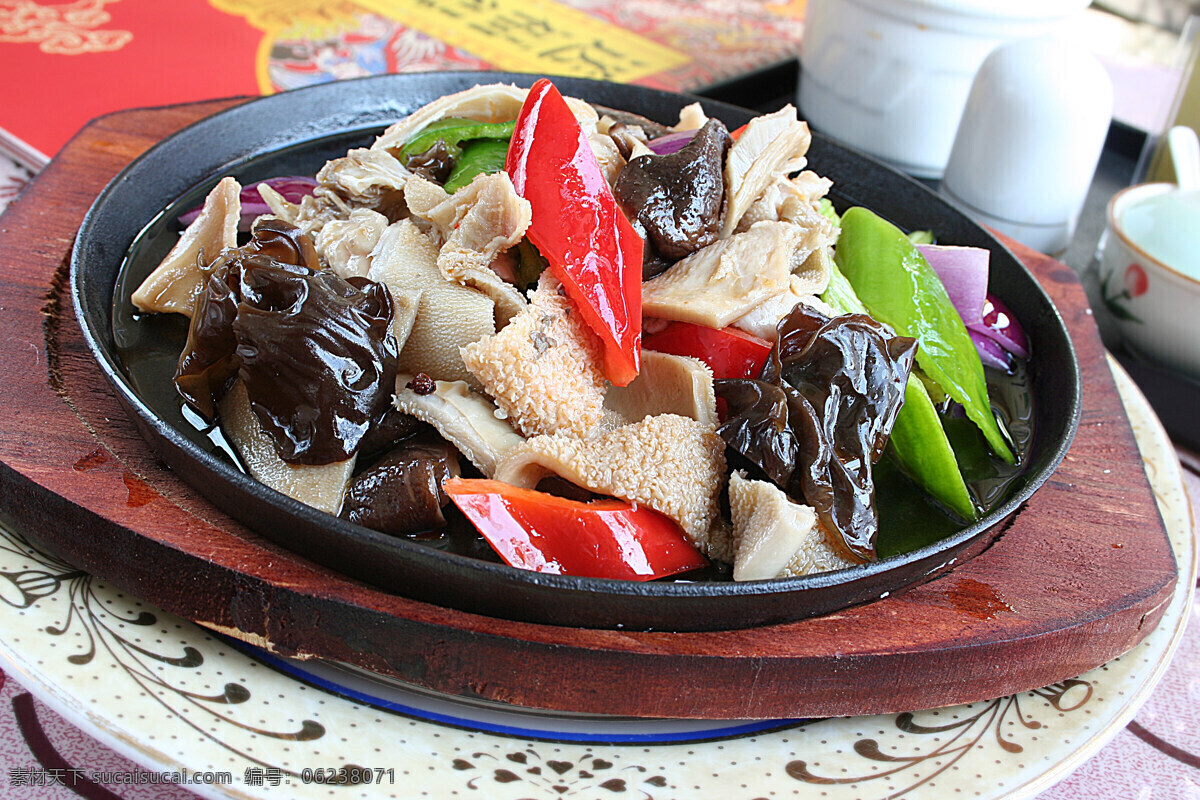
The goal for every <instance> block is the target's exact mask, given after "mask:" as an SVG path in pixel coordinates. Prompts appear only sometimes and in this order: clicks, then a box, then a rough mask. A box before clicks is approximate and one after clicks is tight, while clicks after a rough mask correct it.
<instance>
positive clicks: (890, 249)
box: [132, 80, 1029, 580]
mask: <svg viewBox="0 0 1200 800" xmlns="http://www.w3.org/2000/svg"><path fill="white" fill-rule="evenodd" d="M810 139H811V137H810V134H809V130H808V126H807V125H806V124H805V123H804V122H802V121H800V120H799V119H797V115H796V111H795V109H794V108H792V107H791V106H787V107H785V108H783V109H782V110H780V111H778V112H775V113H773V114H767V115H764V116H760V117H757V118H755V119H753V120H752V121H751V122H749V123H748V124H747V125H745V126H743V127H741V128H739V129H738V130H735V131H732V132H730V131H729V130H727V128H726V127H725V125H724V124H722V122H721V121H720V120H718V119H711V118H708V117H707V116H706V115H705V114H704V112H703V111H702V110H701V108H700V106H699V105H692V106H688V107H686V108H684V109H683V110H682V112H681V113H680V117H679V119H678V120H677V121H674V122H673V124H671V125H665V124H661V123H658V122H653V121H651V120H648V119H644V118H642V117H637V116H635V115H632V114H628V113H626V112H622V111H620V110H616V109H608V108H598V107H594V106H592V105H590V104H588V103H586V102H583V101H581V100H577V99H574V98H564V97H563V96H562V95H560V94H559V92H558V90H557V89H556V88H555V87H554V86H553V84H552V83H551V82H549V81H546V80H542V81H538V82H537V83H536V84H534V86H533V87H532V88H531V89H522V88H517V87H515V86H508V85H489V86H477V87H475V88H473V89H469V90H467V91H464V92H461V93H458V94H455V95H451V96H448V97H444V98H441V99H439V100H437V101H435V102H433V103H431V104H429V105H427V106H424V107H422V108H421V109H419V110H418V111H416V112H415V113H413V114H412V115H410V116H408V117H407V118H405V119H403V120H400V121H399V122H397V123H395V124H394V125H392V126H391V127H389V128H388V129H387V130H386V131H384V132H383V134H382V135H380V136H379V137H378V138H377V139H376V140H375V142H374V143H373V144H372V145H371V146H370V147H367V148H361V149H354V150H351V151H350V152H348V153H347V154H346V156H345V157H343V158H338V159H335V160H332V161H329V162H328V163H327V164H325V166H324V167H323V168H322V169H321V170H320V171H319V172H318V173H317V174H316V176H315V177H313V178H306V177H303V176H286V177H284V176H281V177H280V178H278V179H272V180H268V181H263V182H261V183H258V184H254V185H252V186H248V187H242V186H241V185H240V184H239V183H238V182H237V181H236V180H235V179H234V178H232V177H227V178H224V179H223V180H221V181H220V182H219V183H218V184H217V185H216V187H215V188H213V189H212V191H211V192H210V194H209V195H208V197H207V199H206V200H205V202H204V205H203V207H202V208H200V209H198V210H197V212H195V213H193V214H190V215H188V216H187V217H186V218H185V219H184V223H185V224H186V228H185V229H184V230H183V232H182V235H181V236H180V238H179V240H178V242H177V244H175V246H174V247H173V249H171V251H170V253H169V254H168V255H167V256H166V258H165V259H163V261H162V262H161V264H159V265H158V266H157V268H156V269H154V270H153V272H152V273H151V274H150V275H149V276H148V277H147V278H146V279H145V280H144V281H143V282H142V283H141V285H140V286H139V287H138V289H137V290H136V291H135V292H134V293H133V296H132V302H133V304H134V305H135V306H136V307H137V309H139V311H140V312H144V313H154V312H157V313H174V314H182V315H184V316H186V317H188V318H189V319H190V323H189V326H188V333H187V341H186V344H185V346H184V348H183V351H182V353H181V354H180V356H179V361H178V367H177V369H176V372H175V376H174V383H175V387H176V389H177V391H178V394H179V397H180V398H181V401H182V402H184V403H186V405H187V406H188V407H189V409H191V411H192V412H194V413H195V414H198V415H200V416H201V417H202V418H203V419H204V420H205V421H207V422H209V423H212V424H217V425H219V426H220V428H221V430H222V431H223V433H224V435H225V437H226V438H227V439H228V440H229V441H230V442H232V443H233V446H234V449H235V450H236V454H237V456H238V459H239V461H240V463H241V466H242V467H243V468H244V469H245V470H246V471H247V472H249V474H251V475H252V476H254V477H255V478H256V479H257V480H259V481H261V482H262V483H264V484H266V485H268V486H270V487H272V488H274V489H276V490H278V491H280V492H282V493H284V494H286V495H289V496H291V497H293V498H295V499H297V500H300V501H302V502H304V503H306V504H308V505H311V506H313V507H315V508H318V509H321V510H324V511H327V512H329V513H331V514H335V515H340V516H342V517H343V518H345V519H348V520H350V521H352V522H355V523H358V524H360V525H364V526H367V527H369V528H372V529H375V530H378V531H382V532H385V533H388V534H392V535H395V536H408V537H417V538H420V537H427V536H430V535H432V534H435V533H436V532H437V531H439V530H440V529H443V528H445V527H446V526H447V525H449V524H452V520H458V521H459V524H462V521H463V520H467V521H469V523H470V524H471V525H473V526H474V529H475V531H476V532H477V535H478V536H479V537H482V540H484V541H486V542H487V544H488V545H489V546H490V548H491V549H492V550H494V552H495V553H496V554H498V556H499V557H500V558H502V559H503V560H504V561H506V562H507V563H509V564H511V565H513V566H516V567H521V568H525V569H535V570H543V571H548V572H561V573H566V574H572V575H583V576H592V577H607V578H622V579H637V580H645V579H652V578H661V577H666V576H671V575H679V574H685V573H688V572H689V571H692V570H697V569H700V568H704V567H705V566H706V565H708V564H710V563H712V562H716V563H719V564H724V565H729V566H731V568H732V572H731V574H732V577H733V578H734V579H736V580H753V579H767V578H775V577H781V576H795V575H805V574H810V573H813V572H821V571H828V570H835V569H842V568H847V567H853V566H855V565H858V564H863V563H867V562H870V561H872V560H875V559H876V558H878V550H877V538H878V530H879V519H880V509H879V508H878V507H877V506H878V502H877V491H876V481H875V474H876V472H878V471H879V470H880V469H882V468H883V467H884V466H885V464H884V463H883V462H884V461H886V466H887V467H888V468H889V469H893V470H897V469H898V470H899V471H901V472H902V473H903V474H904V475H906V476H907V479H908V480H909V481H911V484H910V485H911V486H913V487H914V488H913V491H920V492H924V493H925V494H926V495H927V496H928V498H929V499H930V502H931V503H932V504H933V505H936V506H937V507H938V508H939V509H941V511H942V512H943V513H945V514H946V515H948V516H949V517H950V518H952V519H954V520H956V521H957V524H959V525H965V524H968V523H969V522H970V521H971V520H973V519H975V518H977V516H978V515H979V514H980V513H981V512H982V511H984V510H985V506H986V499H985V498H982V497H980V496H979V494H978V492H977V491H975V490H974V489H973V488H972V484H971V483H970V482H969V479H971V477H972V475H971V470H970V469H968V468H966V465H967V464H968V463H969V461H970V458H972V457H976V456H978V453H975V455H974V456H970V457H969V456H968V455H967V454H966V450H967V449H973V450H974V451H978V452H982V453H983V454H984V457H985V458H986V459H990V460H991V461H993V462H995V463H1009V464H1012V463H1014V462H1015V461H1016V460H1017V453H1015V449H1016V448H1014V446H1013V442H1012V439H1011V437H1010V436H1009V433H1008V431H1007V430H1006V427H1005V424H1004V420H1003V417H1002V416H1001V418H1000V419H998V418H997V415H996V414H995V413H994V411H993V407H992V402H991V400H990V398H989V394H988V384H987V382H986V380H985V371H984V364H986V365H987V366H988V367H989V368H992V369H995V370H1009V369H1011V368H1013V366H1014V365H1015V364H1018V362H1019V360H1021V359H1025V358H1027V357H1028V355H1029V354H1028V352H1027V343H1026V342H1025V341H1024V335H1023V334H1022V333H1021V329H1020V326H1019V325H1018V324H1017V323H1016V321H1015V320H1013V319H1012V318H1011V315H1010V314H1008V313H1007V309H1005V308H1004V306H1003V304H1002V303H1000V301H999V300H998V299H997V298H995V297H993V296H991V295H990V294H989V293H988V291H987V251H981V250H977V249H974V248H961V247H953V246H937V245H928V244H918V243H917V241H916V237H913V236H909V235H907V234H906V233H904V232H902V231H900V230H899V229H897V228H895V227H894V226H892V225H891V224H890V223H888V222H886V221H884V220H882V219H880V218H879V217H877V216H875V215H874V214H873V213H871V212H870V211H867V210H866V209H861V208H851V209H848V210H845V211H844V213H842V214H841V215H840V216H839V215H838V214H837V213H835V212H834V210H833V207H832V205H831V204H830V203H829V201H828V200H827V199H826V195H827V193H828V192H829V190H830V188H831V185H832V184H831V182H830V181H829V180H827V179H825V178H822V177H821V176H819V175H818V174H816V173H815V172H813V171H812V170H810V169H807V167H808V164H807V159H806V154H807V151H808V148H809V144H810ZM965 421H966V424H967V425H969V426H970V428H971V434H970V435H969V436H966V437H964V436H962V435H960V434H954V431H955V430H959V431H961V424H962V423H964V422H965ZM956 425H957V428H956ZM948 431H949V432H950V435H948V433H947V432H948ZM963 442H966V443H967V444H966V445H964V444H963ZM964 474H966V477H964ZM916 487H920V488H919V489H917V488H916Z"/></svg>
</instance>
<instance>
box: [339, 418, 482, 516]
mask: <svg viewBox="0 0 1200 800" xmlns="http://www.w3.org/2000/svg"><path fill="white" fill-rule="evenodd" d="M458 475H459V468H458V451H457V450H455V449H454V446H453V445H451V444H450V443H449V442H447V441H446V440H445V439H442V438H441V437H439V436H437V435H436V434H434V435H430V436H418V437H417V438H415V439H409V440H408V441H405V442H403V443H401V444H400V445H399V446H398V447H396V448H395V449H393V450H392V451H391V452H390V453H388V454H387V455H386V456H384V457H383V459H382V460H380V461H379V462H377V463H375V464H372V465H371V466H370V467H369V468H368V469H366V470H363V471H362V472H361V473H359V474H358V475H355V476H354V480H353V481H351V483H350V487H349V489H347V491H346V500H345V503H344V504H343V506H342V512H341V516H342V517H343V518H344V519H348V520H350V521H351V522H354V523H357V524H359V525H363V526H364V527H367V528H371V529H372V530H376V531H381V532H382V533H387V534H391V535H392V536H404V535H407V534H412V533H420V532H422V531H432V530H437V529H439V528H444V527H445V526H446V517H445V516H444V515H443V514H442V508H444V507H445V505H446V503H448V502H449V500H450V498H449V496H447V495H446V493H445V492H443V491H442V481H444V480H446V479H447V478H454V477H458Z"/></svg>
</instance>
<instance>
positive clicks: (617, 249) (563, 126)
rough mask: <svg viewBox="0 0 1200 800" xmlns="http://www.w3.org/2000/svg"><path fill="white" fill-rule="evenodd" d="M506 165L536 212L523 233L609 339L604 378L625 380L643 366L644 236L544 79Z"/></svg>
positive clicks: (526, 108) (525, 109)
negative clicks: (635, 228)
mask: <svg viewBox="0 0 1200 800" xmlns="http://www.w3.org/2000/svg"><path fill="white" fill-rule="evenodd" d="M505 170H506V171H507V172H508V174H509V177H511V178H512V182H513V186H514V187H515V188H516V190H517V193H518V194H520V195H521V196H522V197H524V198H525V199H526V200H528V201H529V204H530V206H531V207H532V209H533V222H532V224H531V225H530V226H529V230H528V232H527V234H526V235H527V236H528V237H529V240H530V241H531V242H533V244H534V246H535V247H537V249H538V251H539V252H540V253H541V254H542V256H543V257H544V258H545V259H546V261H547V262H548V263H549V266H550V270H551V271H552V272H553V273H554V275H555V277H557V278H558V279H559V280H560V281H561V282H562V285H563V287H564V288H565V289H566V292H567V296H568V297H570V298H571V300H572V301H573V302H574V303H575V307H576V308H578V309H579V313H580V314H581V315H582V316H583V319H584V320H585V321H586V322H587V324H588V327H590V328H591V329H592V330H593V331H594V332H595V333H596V335H597V336H599V337H600V340H601V341H602V342H603V344H604V374H605V377H607V378H608V379H609V380H610V381H612V382H613V383H614V384H615V385H617V386H626V385H628V383H629V382H630V381H632V380H633V379H634V378H635V377H637V373H638V368H639V365H640V350H641V347H640V345H641V336H642V238H641V237H640V236H638V234H637V231H635V230H634V229H633V226H632V225H630V224H629V220H627V219H626V218H625V215H624V214H623V213H622V212H621V209H620V207H619V206H618V205H617V201H616V199H615V198H613V194H612V190H611V189H610V188H609V186H608V181H607V180H605V178H604V173H603V172H602V171H601V170H600V165H599V163H597V161H596V156H595V154H594V153H593V152H592V148H591V146H590V145H589V144H588V141H587V137H586V136H584V134H583V129H582V128H581V127H580V125H579V122H578V121H577V120H576V119H575V115H574V114H573V113H571V108H570V107H569V106H568V105H567V103H566V101H565V100H564V99H563V96H562V95H561V94H559V91H558V89H556V88H555V86H554V84H553V83H551V82H550V81H548V80H546V79H545V78H543V79H541V80H539V81H538V82H537V83H535V84H534V85H533V88H532V89H530V90H529V96H528V97H527V98H526V99H525V103H524V105H522V106H521V113H520V115H518V117H517V123H516V130H515V131H514V132H513V136H512V140H511V142H510V143H509V146H508V157H507V161H506V163H505Z"/></svg>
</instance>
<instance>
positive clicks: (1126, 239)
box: [1099, 183, 1200, 378]
mask: <svg viewBox="0 0 1200 800" xmlns="http://www.w3.org/2000/svg"><path fill="white" fill-rule="evenodd" d="M1156 254H1157V256H1160V257H1156ZM1197 254H1200V193H1198V192H1197V191H1196V190H1192V191H1188V192H1180V190H1179V189H1178V187H1177V186H1175V184H1173V183H1144V184H1139V185H1137V186H1130V187H1129V188H1127V189H1122V190H1121V191H1119V192H1117V193H1116V194H1115V195H1113V198H1112V200H1111V201H1109V204H1108V229H1107V230H1106V232H1105V236H1104V243H1103V246H1102V249H1101V256H1100V266H1099V279H1100V298H1101V300H1102V302H1103V303H1104V305H1105V307H1106V308H1107V310H1108V312H1109V314H1110V315H1111V317H1112V321H1113V324H1114V326H1115V327H1116V329H1117V330H1118V332H1119V333H1120V334H1121V338H1122V340H1123V342H1124V344H1125V346H1126V348H1127V349H1129V350H1130V351H1132V352H1133V353H1134V354H1135V355H1138V356H1140V357H1142V358H1144V359H1145V360H1146V361H1149V362H1151V363H1154V364H1158V365H1160V366H1164V367H1167V368H1169V369H1173V370H1176V371H1178V372H1181V373H1183V374H1185V375H1188V376H1189V377H1192V378H1200V258H1198V257H1197ZM1163 259H1168V260H1163Z"/></svg>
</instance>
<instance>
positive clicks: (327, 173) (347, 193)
mask: <svg viewBox="0 0 1200 800" xmlns="http://www.w3.org/2000/svg"><path fill="white" fill-rule="evenodd" d="M410 177H412V173H411V172H410V171H409V170H407V169H405V168H404V165H402V164H401V163H400V162H399V161H398V160H396V158H395V156H393V155H392V154H391V153H389V152H387V151H385V150H374V149H368V148H365V147H360V148H357V149H354V150H351V151H349V152H348V153H346V155H345V156H344V157H342V158H335V159H334V160H332V161H330V162H328V163H326V164H325V166H323V167H321V170H320V171H319V172H318V173H317V182H318V184H320V185H319V186H318V187H317V190H316V194H317V196H318V197H321V198H323V199H327V200H329V201H330V202H333V203H335V204H338V203H339V202H345V203H349V204H351V205H352V206H353V207H355V208H371V209H374V210H376V211H379V212H380V213H382V214H384V215H386V216H387V217H388V219H392V220H394V219H398V218H399V217H400V216H402V214H403V211H404V184H405V182H407V181H408V179H409V178H410Z"/></svg>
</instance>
